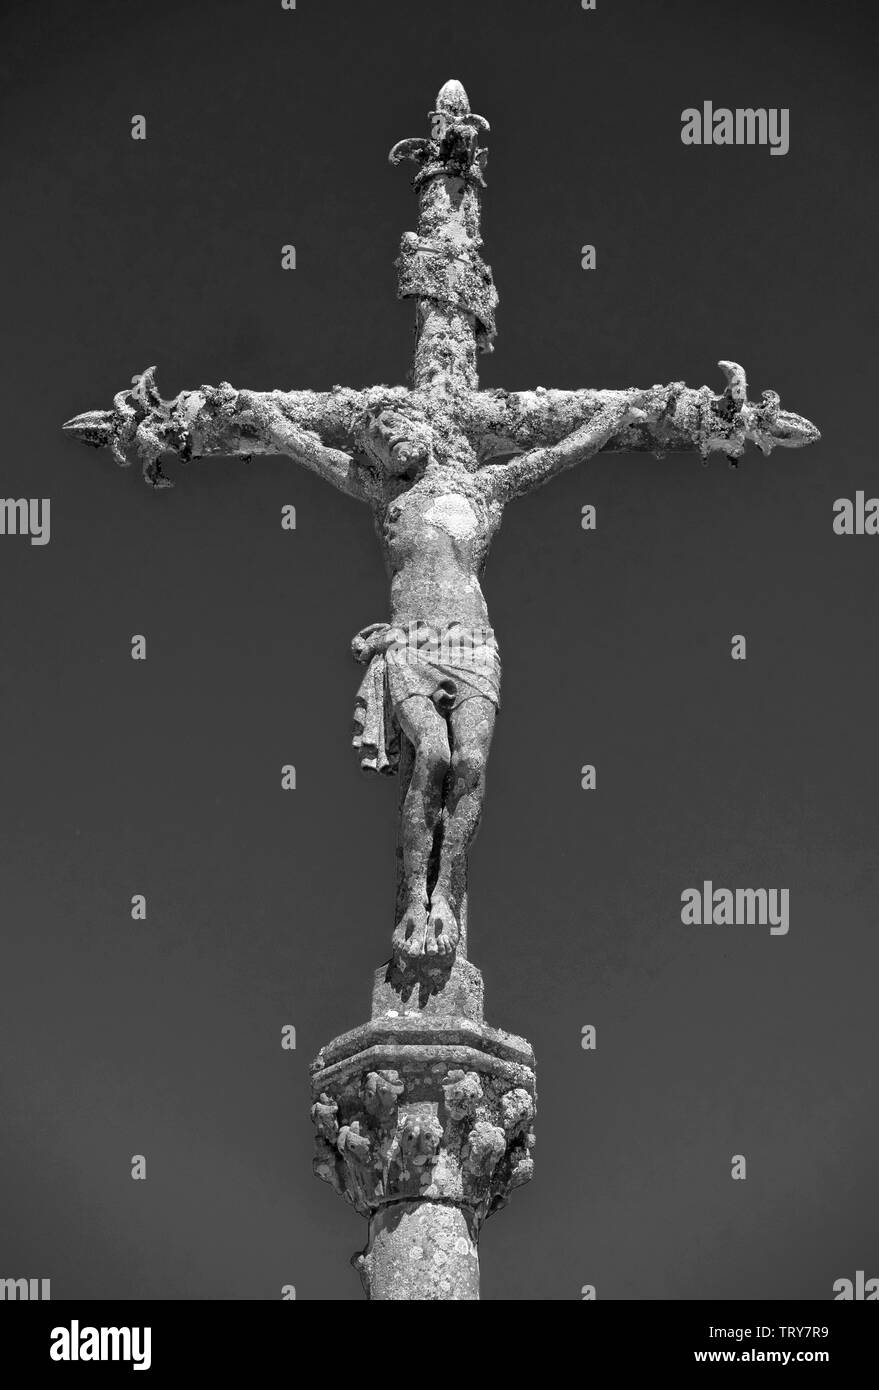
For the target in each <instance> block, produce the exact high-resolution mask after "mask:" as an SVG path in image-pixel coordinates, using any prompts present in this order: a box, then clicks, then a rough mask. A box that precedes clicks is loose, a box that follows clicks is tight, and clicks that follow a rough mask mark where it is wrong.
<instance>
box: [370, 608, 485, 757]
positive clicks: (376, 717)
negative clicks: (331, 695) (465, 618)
mask: <svg viewBox="0 0 879 1390" xmlns="http://www.w3.org/2000/svg"><path fill="white" fill-rule="evenodd" d="M351 646H352V650H353V652H354V655H355V657H356V658H357V659H358V660H359V661H368V663H369V664H368V666H367V670H366V675H365V676H364V677H363V680H362V681H361V683H360V687H359V689H358V691H357V695H356V696H355V700H354V733H353V737H352V740H351V742H352V744H353V746H354V748H356V749H357V751H358V752H359V754H360V766H361V767H362V768H363V770H364V771H365V772H382V773H385V774H386V775H389V776H390V775H393V774H394V773H395V772H396V771H397V769H398V767H399V762H400V743H401V733H400V726H399V724H398V722H397V720H396V718H395V711H396V709H397V706H398V705H399V704H400V703H401V702H402V701H403V700H407V699H409V698H410V696H412V695H423V696H426V697H427V698H428V699H430V700H432V701H433V703H434V705H435V706H436V708H437V710H438V711H439V713H440V714H443V715H448V714H450V713H451V711H452V710H453V709H456V708H457V707H458V705H460V704H463V702H464V701H465V700H469V699H473V698H474V697H475V696H479V697H481V698H483V699H486V700H490V701H491V702H492V704H494V705H495V706H497V707H499V706H500V681H501V665H500V655H499V653H498V647H497V641H496V639H495V635H494V632H493V631H492V629H491V628H488V627H479V628H471V627H465V626H462V624H460V623H448V624H446V625H445V626H444V627H440V628H436V627H432V626H431V625H429V624H427V623H411V624H410V625H409V627H408V629H406V628H402V627H393V626H391V625H390V624H389V623H373V624H372V625H371V626H370V627H366V628H363V629H362V630H361V631H360V632H358V633H357V635H356V637H355V638H354V639H353V641H352V643H351Z"/></svg>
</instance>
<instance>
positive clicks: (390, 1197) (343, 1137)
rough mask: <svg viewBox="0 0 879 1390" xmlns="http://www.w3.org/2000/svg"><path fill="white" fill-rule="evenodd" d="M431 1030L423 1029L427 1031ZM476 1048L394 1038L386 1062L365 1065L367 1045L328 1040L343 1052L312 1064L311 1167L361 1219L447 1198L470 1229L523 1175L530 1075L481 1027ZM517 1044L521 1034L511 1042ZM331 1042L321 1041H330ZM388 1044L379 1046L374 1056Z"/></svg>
mask: <svg viewBox="0 0 879 1390" xmlns="http://www.w3.org/2000/svg"><path fill="white" fill-rule="evenodd" d="M435 1031H436V1030H435V1029H434V1030H432V1032H434V1033H435ZM469 1031H470V1033H471V1034H472V1033H473V1032H476V1033H482V1034H484V1039H479V1040H480V1041H484V1043H485V1044H486V1045H485V1047H484V1048H482V1047H476V1048H473V1047H467V1046H462V1045H461V1042H460V1036H459V1035H458V1036H455V1035H453V1036H450V1037H449V1039H448V1046H443V1045H442V1043H440V1042H437V1040H436V1038H435V1037H433V1038H432V1039H431V1041H429V1042H427V1041H426V1042H425V1043H423V1044H419V1043H417V1042H415V1041H414V1039H415V1037H416V1036H417V1033H416V1032H412V1033H411V1034H410V1036H411V1037H412V1041H410V1040H409V1038H408V1037H407V1038H406V1039H405V1040H404V1039H402V1038H401V1039H398V1040H397V1047H396V1054H397V1055H396V1057H395V1059H394V1060H395V1065H394V1066H393V1067H388V1066H383V1067H381V1068H380V1069H378V1068H374V1067H373V1066H372V1065H370V1060H371V1059H370V1052H372V1053H376V1052H377V1051H378V1050H379V1049H377V1048H371V1049H360V1048H357V1047H356V1043H355V1042H353V1040H354V1039H356V1038H357V1036H358V1034H361V1033H362V1032H363V1030H356V1032H355V1034H349V1035H347V1038H346V1039H340V1040H338V1042H340V1043H345V1042H346V1041H347V1039H352V1044H351V1046H352V1047H353V1049H354V1050H349V1047H347V1046H346V1047H344V1048H343V1051H344V1052H346V1053H348V1056H347V1057H343V1058H342V1059H341V1060H338V1061H334V1062H332V1063H331V1064H330V1065H329V1066H321V1065H320V1063H321V1062H322V1061H323V1060H325V1059H324V1057H323V1056H322V1057H320V1058H318V1061H317V1063H316V1064H315V1068H316V1069H315V1075H314V1083H313V1084H314V1089H315V1097H316V1098H315V1102H314V1105H313V1107H312V1117H313V1119H314V1124H315V1130H316V1156H315V1161H314V1169H315V1173H316V1174H317V1176H318V1177H320V1178H323V1180H324V1181H325V1182H328V1183H330V1184H331V1185H332V1186H333V1187H334V1188H335V1190H336V1191H337V1192H339V1193H340V1194H341V1195H343V1196H344V1197H345V1198H346V1200H347V1201H349V1202H350V1203H351V1205H352V1206H354V1207H355V1208H356V1209H357V1211H359V1212H360V1213H361V1215H363V1216H368V1217H369V1216H374V1215H375V1214H376V1213H377V1212H378V1211H379V1210H380V1209H381V1208H382V1207H384V1206H386V1205H389V1204H390V1203H395V1202H407V1201H408V1202H412V1201H429V1202H443V1203H453V1204H454V1205H456V1206H460V1207H462V1208H465V1209H466V1210H467V1211H468V1212H469V1213H470V1214H471V1216H472V1218H473V1222H474V1227H475V1228H477V1229H478V1227H479V1225H480V1224H481V1222H482V1221H483V1220H484V1219H485V1218H486V1217H487V1216H489V1215H490V1214H491V1213H492V1212H493V1211H496V1210H497V1209H498V1208H499V1207H501V1206H503V1205H504V1204H505V1203H506V1201H507V1200H508V1198H509V1195H510V1192H511V1191H512V1189H513V1188H514V1187H518V1186H520V1185H521V1184H522V1183H524V1182H527V1181H528V1179H529V1178H530V1177H531V1173H532V1169H533V1162H532V1158H531V1149H532V1146H533V1143H534V1136H533V1130H532V1125H533V1120H534V1111H535V1100H534V1073H533V1069H532V1068H531V1067H530V1066H523V1065H522V1063H521V1062H520V1061H518V1060H513V1056H514V1052H513V1050H512V1049H509V1048H507V1049H506V1050H507V1052H508V1053H509V1055H508V1056H503V1055H501V1056H498V1055H497V1054H498V1051H501V1052H503V1051H504V1047H503V1043H502V1044H501V1046H500V1047H498V1039H501V1040H503V1039H505V1038H506V1037H507V1035H504V1034H497V1033H495V1032H494V1030H491V1029H487V1028H485V1027H484V1026H483V1027H482V1028H481V1029H479V1028H477V1029H475V1030H474V1029H473V1028H472V1027H471V1029H470V1030H469ZM514 1041H515V1042H517V1043H519V1042H520V1041H521V1040H518V1039H516V1040H514ZM334 1046H335V1045H334V1044H330V1047H331V1048H333V1047H334ZM393 1050H394V1049H388V1048H382V1049H381V1052H382V1054H383V1059H384V1057H386V1055H387V1053H388V1052H389V1051H393Z"/></svg>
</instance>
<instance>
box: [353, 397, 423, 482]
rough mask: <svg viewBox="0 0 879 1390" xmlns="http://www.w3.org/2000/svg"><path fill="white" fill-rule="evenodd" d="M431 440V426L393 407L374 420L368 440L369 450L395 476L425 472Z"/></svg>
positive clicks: (369, 428)
mask: <svg viewBox="0 0 879 1390" xmlns="http://www.w3.org/2000/svg"><path fill="white" fill-rule="evenodd" d="M431 442H432V434H431V430H430V428H429V426H427V425H425V424H424V423H423V422H422V421H421V420H417V419H412V418H411V416H409V415H408V414H403V412H402V411H397V410H392V409H388V410H382V411H381V412H380V413H379V414H378V415H377V416H376V417H375V418H374V419H373V420H372V421H371V422H370V424H369V426H368V428H367V433H366V441H365V443H366V448H367V450H368V452H369V453H370V454H372V455H373V457H374V458H376V459H377V461H378V462H379V463H380V464H381V466H382V467H383V468H384V469H385V471H386V472H388V473H390V474H392V475H394V476H395V477H400V476H402V475H404V474H411V473H413V472H415V473H420V472H422V471H423V469H424V468H425V467H426V465H427V460H428V458H429V456H430V446H431Z"/></svg>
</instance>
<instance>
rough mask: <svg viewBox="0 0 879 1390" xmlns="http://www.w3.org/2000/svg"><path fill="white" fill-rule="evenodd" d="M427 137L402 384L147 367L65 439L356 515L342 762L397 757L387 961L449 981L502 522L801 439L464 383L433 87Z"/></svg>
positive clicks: (730, 420) (466, 366) (471, 122)
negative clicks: (581, 469)
mask: <svg viewBox="0 0 879 1390" xmlns="http://www.w3.org/2000/svg"><path fill="white" fill-rule="evenodd" d="M430 119H431V128H430V134H429V135H428V136H427V137H426V138H423V139H410V140H404V141H402V142H401V143H400V144H398V145H396V146H395V147H394V149H393V150H392V151H391V154H390V159H391V162H392V163H394V164H396V163H398V162H399V161H401V160H402V159H411V160H414V161H415V163H416V164H417V165H418V166H419V167H418V172H417V174H416V176H415V179H414V187H415V189H416V191H417V193H418V200H419V220H418V230H417V232H407V233H406V234H405V236H404V237H403V241H402V246H401V251H400V256H399V259H398V261H397V268H398V272H399V291H398V292H399V295H400V297H401V298H412V299H414V300H415V303H416V328H415V358H414V364H413V369H412V378H411V385H410V386H373V387H368V388H366V389H364V390H352V389H349V388H347V387H342V386H335V387H333V389H332V390H331V391H328V392H315V391H279V390H275V391H253V390H239V389H236V388H235V387H233V386H231V385H229V384H228V383H226V382H224V383H221V384H220V385H219V386H217V387H210V386H202V387H200V388H199V389H198V390H195V391H182V392H181V393H180V394H179V395H178V396H177V397H175V399H173V400H171V401H166V400H163V399H162V398H161V396H160V395H159V394H158V391H157V389H156V385H155V380H154V375H153V373H154V369H153V368H150V369H148V370H147V371H146V372H144V373H143V374H142V375H140V376H137V377H135V378H134V380H133V385H132V387H131V388H130V389H129V390H126V391H121V392H120V393H119V394H118V395H117V396H116V397H115V399H114V404H113V408H112V409H111V410H107V411H89V412H87V413H85V414H83V415H78V416H77V417H76V418H75V419H73V420H70V421H68V422H67V424H66V425H65V426H64V428H65V430H67V432H68V433H70V434H73V435H75V436H76V437H78V438H79V439H82V440H84V441H85V442H86V443H89V444H93V445H96V446H100V445H108V446H109V448H110V450H111V452H112V454H113V457H114V458H115V459H116V461H117V463H120V464H127V463H128V462H129V460H130V457H131V455H132V454H134V455H136V456H137V457H138V458H139V459H140V461H141V463H142V466H143V473H144V477H145V478H146V479H147V481H148V482H149V483H151V484H152V485H153V486H154V487H168V486H171V483H170V480H169V479H168V478H166V477H165V475H164V473H163V471H162V458H163V456H164V455H176V456H177V458H178V459H180V461H181V462H187V461H189V460H190V459H194V458H203V457H207V456H211V455H222V456H229V455H237V456H239V457H242V458H248V459H249V458H250V457H251V456H252V455H254V454H286V455H288V456H289V457H290V458H292V459H294V460H295V461H296V462H298V463H301V464H303V465H304V466H305V467H306V468H310V469H311V470H312V471H313V472H315V473H317V474H318V476H319V477H321V478H324V479H325V480H326V481H327V482H329V483H331V484H332V485H333V486H334V487H336V488H339V489H340V490H341V491H342V492H345V493H348V494H349V495H350V496H353V497H356V498H358V499H360V500H362V501H364V502H366V503H367V504H368V505H369V506H370V507H371V509H372V513H373V518H374V522H375V528H376V531H377V534H378V538H379V542H380V545H381V548H382V552H383V555H384V558H385V562H386V565H387V569H388V573H389V576H390V604H389V612H388V615H387V621H381V622H376V623H372V624H371V625H369V626H367V627H365V628H364V629H363V630H362V631H361V632H360V633H358V635H357V636H356V637H355V638H354V640H353V643H352V650H353V653H354V656H355V657H356V659H357V660H358V661H360V662H362V663H364V664H365V665H366V667H367V670H366V675H365V678H364V680H363V682H362V684H361V686H360V690H359V692H358V695H357V701H356V709H355V739H354V742H355V745H356V746H357V748H358V750H359V753H360V757H361V762H362V765H363V766H364V767H366V768H371V769H374V770H376V771H380V772H393V771H395V770H397V768H398V766H399V764H400V760H401V752H402V758H403V777H402V779H401V780H402V795H401V804H400V825H399V835H398V860H399V876H398V894H397V910H396V920H395V923H394V930H393V948H394V958H395V960H396V962H397V965H398V967H399V968H400V970H401V971H403V972H406V971H409V972H412V971H413V970H417V969H418V968H419V966H420V967H430V966H437V967H438V966H440V965H441V964H445V965H446V966H448V965H449V964H450V963H451V960H452V958H453V957H454V955H455V952H456V950H457V949H458V946H459V942H460V940H461V936H462V932H463V929H464V927H465V922H466V896H467V855H468V850H469V847H470V844H471V842H472V840H473V837H474V835H475V834H476V831H477V828H478V826H479V821H480V817H481V814H482V806H483V797H484V790H485V768H486V761H487V758H488V752H489V747H490V744H491V739H492V732H493V729H494V723H495V716H496V713H497V709H498V705H499V698H500V660H499V656H498V648H497V642H496V639H495V636H494V633H493V631H492V629H491V626H490V623H489V618H488V610H487V607H486V603H485V598H484V596H483V592H482V588H481V579H482V574H483V570H484V568H485V564H486V560H487V558H488V552H489V547H490V545H491V541H492V539H493V537H494V535H495V532H496V531H497V529H498V527H499V525H500V522H501V518H502V516H503V512H504V508H505V506H506V505H507V503H508V502H511V501H512V500H513V499H514V498H518V497H523V496H524V495H525V494H526V493H529V492H530V491H531V490H532V489H533V488H535V487H539V486H541V484H543V483H546V482H548V481H549V480H550V479H551V478H554V477H555V476H556V475H557V474H559V473H561V472H562V471H563V470H565V469H567V468H571V467H573V466H575V465H576V464H579V463H583V462H584V461H585V460H586V459H588V458H591V457H592V456H593V455H594V454H596V453H598V452H599V451H600V450H619V451H626V450H651V451H653V452H654V453H656V454H657V455H660V456H661V455H662V454H663V453H665V452H666V451H668V450H681V449H698V450H699V451H700V452H701V454H702V456H703V458H707V457H708V455H709V454H711V453H712V452H719V453H721V454H722V455H725V456H726V457H727V458H728V459H729V460H730V462H735V460H736V459H737V458H738V457H739V455H740V454H741V453H742V451H743V450H744V447H745V444H746V441H748V440H751V441H752V442H753V443H755V444H756V445H757V446H758V447H759V448H760V449H762V450H763V452H764V453H769V451H770V450H771V449H772V448H774V447H775V446H776V445H783V446H786V447H796V446H799V445H803V444H808V443H809V442H810V441H812V440H816V439H817V438H818V437H819V435H818V431H817V430H816V429H815V427H814V426H813V425H812V424H810V423H809V421H807V420H805V419H803V418H802V417H801V416H799V415H794V414H792V413H790V412H788V411H784V410H781V409H780V408H779V400H778V396H777V395H776V394H775V393H774V392H771V391H765V392H764V393H763V397H762V401H761V402H760V403H759V404H754V403H752V402H749V401H748V398H747V386H746V380H745V373H744V371H743V370H742V368H741V367H739V366H738V365H737V364H735V363H733V362H721V363H720V364H719V365H720V367H721V369H722V370H723V372H724V374H725V377H726V386H725V389H723V390H722V391H721V392H720V393H718V394H715V393H714V392H713V391H712V390H711V389H710V388H709V387H707V386H703V387H700V388H697V389H691V388H688V387H686V386H685V385H684V384H683V383H682V382H672V383H671V384H670V385H666V386H653V387H650V388H648V389H637V388H628V389H625V390H591V389H585V390H576V391H557V390H547V389H544V388H542V387H538V388H537V389H536V390H533V391H504V390H491V391H483V390H480V389H479V384H478V377H477V367H476V362H477V353H478V352H479V351H482V352H490V351H492V347H493V339H494V336H495V308H496V305H497V294H496V292H495V289H494V285H493V283H492V277H491V271H490V269H489V267H488V266H487V265H486V264H485V263H484V261H483V260H482V258H481V255H480V249H481V246H482V239H481V236H480V196H481V190H482V188H483V187H484V179H483V170H484V168H485V163H486V151H485V149H484V148H482V147H481V146H480V143H479V142H480V139H481V138H482V136H483V134H484V133H485V131H487V129H488V123H487V122H486V121H485V119H484V118H483V117H481V116H477V115H475V114H474V113H473V112H472V111H471V110H470V103H469V101H468V99H467V95H466V93H465V91H464V89H463V87H462V86H461V84H460V83H459V82H456V81H450V82H447V83H446V84H445V86H444V87H443V88H442V90H441V91H440V93H439V95H438V97H437V101H436V109H435V110H434V111H432V112H430Z"/></svg>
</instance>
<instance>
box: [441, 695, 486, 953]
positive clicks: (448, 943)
mask: <svg viewBox="0 0 879 1390" xmlns="http://www.w3.org/2000/svg"><path fill="white" fill-rule="evenodd" d="M495 714H496V709H495V706H494V705H493V704H492V702H491V700H485V699H483V698H482V697H481V696H474V697H472V698H471V699H469V700H464V701H463V703H462V704H460V705H458V707H457V708H456V709H453V710H452V712H451V714H450V715H449V731H450V733H451V745H452V758H451V771H450V775H449V779H448V783H447V785H446V804H445V811H444V817H443V838H442V847H441V849H440V862H439V873H438V875H437V881H436V884H435V885H434V889H433V892H432V893H431V895H430V915H429V918H428V940H431V939H432V940H434V941H436V942H438V943H440V944H439V946H438V949H439V951H440V952H441V953H445V952H449V951H454V949H455V947H456V946H457V944H458V935H459V929H458V922H457V918H456V915H455V911H454V909H453V907H452V904H453V903H455V902H456V901H459V900H460V897H461V894H462V893H463V891H464V887H465V885H466V874H467V851H468V849H469V848H470V844H471V841H472V840H473V837H474V836H475V834H476V832H477V830H478V829H479V822H480V820H481V819H482V803H483V799H484V797H485V765H486V763H487V761H488V750H489V748H490V747H491V736H492V734H493V733H494V720H495Z"/></svg>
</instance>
